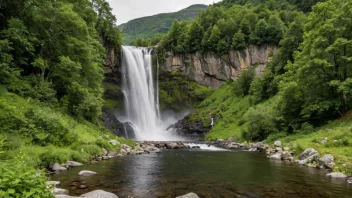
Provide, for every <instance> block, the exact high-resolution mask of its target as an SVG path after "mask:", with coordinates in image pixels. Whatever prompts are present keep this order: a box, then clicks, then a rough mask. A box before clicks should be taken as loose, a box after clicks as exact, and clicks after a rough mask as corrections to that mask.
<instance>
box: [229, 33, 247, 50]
mask: <svg viewBox="0 0 352 198" xmlns="http://www.w3.org/2000/svg"><path fill="white" fill-rule="evenodd" d="M231 47H232V49H235V50H241V49H244V48H246V47H247V45H246V39H245V35H244V34H243V33H242V30H239V31H238V32H237V33H236V34H235V35H234V36H233V38H232V45H231Z"/></svg>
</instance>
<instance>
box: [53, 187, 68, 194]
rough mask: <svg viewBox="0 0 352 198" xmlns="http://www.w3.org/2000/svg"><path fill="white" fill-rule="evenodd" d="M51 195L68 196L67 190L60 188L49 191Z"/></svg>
mask: <svg viewBox="0 0 352 198" xmlns="http://www.w3.org/2000/svg"><path fill="white" fill-rule="evenodd" d="M51 193H52V194H54V195H68V190H65V189H61V188H54V189H52V190H51Z"/></svg>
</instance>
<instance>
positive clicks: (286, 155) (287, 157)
mask: <svg viewBox="0 0 352 198" xmlns="http://www.w3.org/2000/svg"><path fill="white" fill-rule="evenodd" d="M281 159H282V160H289V161H291V160H292V159H293V157H292V155H291V153H289V152H287V151H285V152H283V153H282V154H281Z"/></svg>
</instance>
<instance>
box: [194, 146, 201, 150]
mask: <svg viewBox="0 0 352 198" xmlns="http://www.w3.org/2000/svg"><path fill="white" fill-rule="evenodd" d="M192 149H200V146H192Z"/></svg>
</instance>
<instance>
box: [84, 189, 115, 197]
mask: <svg viewBox="0 0 352 198" xmlns="http://www.w3.org/2000/svg"><path fill="white" fill-rule="evenodd" d="M80 197H86V198H119V197H118V196H117V195H115V194H112V193H109V192H105V191H103V190H95V191H93V192H89V193H86V194H83V195H81V196H80Z"/></svg>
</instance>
